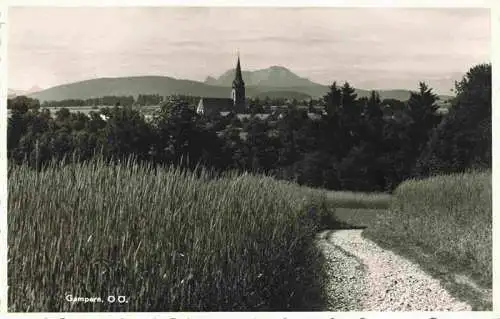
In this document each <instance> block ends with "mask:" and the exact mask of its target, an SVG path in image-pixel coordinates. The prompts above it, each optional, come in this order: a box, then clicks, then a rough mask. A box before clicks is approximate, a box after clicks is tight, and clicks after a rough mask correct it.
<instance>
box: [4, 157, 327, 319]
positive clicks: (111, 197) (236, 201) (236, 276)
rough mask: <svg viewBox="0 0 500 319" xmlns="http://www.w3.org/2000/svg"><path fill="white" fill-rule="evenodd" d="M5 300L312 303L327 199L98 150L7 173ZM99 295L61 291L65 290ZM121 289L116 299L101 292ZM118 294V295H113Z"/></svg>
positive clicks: (240, 306) (52, 307) (153, 306)
mask: <svg viewBox="0 0 500 319" xmlns="http://www.w3.org/2000/svg"><path fill="white" fill-rule="evenodd" d="M8 186H9V205H8V206H9V216H8V226H9V230H8V232H9V233H8V244H9V252H8V256H9V263H8V275H9V279H8V280H9V287H10V288H9V309H10V311H23V312H24V311H37V312H40V311H43V312H52V311H228V310H232V311H247V310H251V311H287V310H290V311H292V310H318V309H319V308H318V307H320V305H321V304H322V300H323V297H324V295H323V288H322V282H323V281H324V277H323V276H324V272H323V266H322V265H323V261H322V257H321V253H320V252H319V251H318V249H317V248H316V246H315V245H314V235H315V233H316V231H317V227H318V223H319V220H318V217H317V216H316V217H313V218H311V217H307V212H308V210H310V209H311V207H312V206H315V207H316V208H317V215H321V214H322V210H323V209H324V207H325V204H324V202H325V198H324V195H323V194H321V193H315V194H309V193H308V194H307V196H304V194H305V193H304V192H303V190H302V189H301V188H300V187H298V186H296V185H294V184H291V183H284V182H278V181H275V180H273V179H271V178H268V177H263V176H251V175H246V176H238V175H235V174H226V175H224V176H222V177H218V178H216V179H214V178H211V177H210V174H209V172H207V171H203V170H199V171H198V173H191V172H187V171H183V170H180V169H175V168H169V169H156V168H153V167H149V166H145V165H139V164H137V163H136V162H134V161H126V162H121V163H119V164H118V165H108V164H107V163H106V162H104V161H102V160H94V161H91V162H84V163H75V164H71V165H65V166H59V165H57V164H52V165H50V166H49V167H48V168H46V169H43V170H41V171H38V172H37V171H35V170H32V169H29V168H28V167H27V166H26V165H23V166H13V167H11V168H10V172H9V185H8ZM68 295H72V296H73V298H76V297H87V298H90V297H100V298H101V301H102V302H70V301H67V299H66V297H67V296H68ZM108 296H116V297H117V296H126V298H127V299H126V302H123V303H120V302H118V300H116V301H115V302H114V303H109V302H108ZM121 301H123V300H121Z"/></svg>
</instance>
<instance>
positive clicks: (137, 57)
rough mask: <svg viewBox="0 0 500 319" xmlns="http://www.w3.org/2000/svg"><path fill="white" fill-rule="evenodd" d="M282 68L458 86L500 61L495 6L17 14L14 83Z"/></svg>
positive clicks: (358, 79)
mask: <svg viewBox="0 0 500 319" xmlns="http://www.w3.org/2000/svg"><path fill="white" fill-rule="evenodd" d="M237 50H239V51H240V55H241V59H242V67H243V69H247V70H255V69H262V68H266V67H269V66H271V65H281V66H285V67H287V68H289V69H290V70H291V71H293V72H295V73H296V74H298V75H300V76H302V77H307V78H309V79H311V80H312V81H315V82H318V83H322V84H331V82H333V81H334V80H337V81H341V82H343V81H349V82H350V83H351V84H352V85H353V86H355V87H358V88H365V89H388V88H407V89H416V87H417V85H418V81H420V80H425V81H427V82H428V83H430V85H431V87H433V88H434V89H435V90H436V91H437V92H439V93H445V94H446V93H449V90H450V89H451V88H452V87H453V80H454V79H457V78H460V77H461V75H462V74H463V73H464V72H466V71H467V70H468V69H469V68H470V67H471V66H472V65H474V64H476V63H482V62H489V61H490V17H489V10H488V9H458V8H457V9H455V8H446V9H402V8H400V9H382V8H299V9H297V8H290V9H284V8H172V7H170V8H168V7H164V8H151V7H149V8H147V7H144V8H132V7H128V8H113V7H107V8H106V7H101V8H78V7H77V8H74V7H73V8H47V7H45V8H43V7H31V8H30V7H24V8H23V7H13V8H12V7H11V8H10V9H9V43H8V55H9V56H8V64H9V65H8V77H9V87H10V88H13V89H29V88H31V87H33V86H40V87H42V88H48V87H51V86H55V85H59V84H64V83H69V82H75V81H80V80H86V79H91V78H97V77H117V76H133V75H166V76H172V77H176V78H183V79H192V80H204V79H205V78H206V77H207V76H209V75H211V76H218V75H220V74H221V73H223V72H224V71H226V70H228V69H230V68H232V67H234V64H235V56H236V52H237Z"/></svg>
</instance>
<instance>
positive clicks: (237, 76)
mask: <svg viewBox="0 0 500 319" xmlns="http://www.w3.org/2000/svg"><path fill="white" fill-rule="evenodd" d="M233 85H235V86H241V85H245V82H243V76H242V75H241V65H240V52H239V51H238V62H237V63H236V73H235V75H234V81H233Z"/></svg>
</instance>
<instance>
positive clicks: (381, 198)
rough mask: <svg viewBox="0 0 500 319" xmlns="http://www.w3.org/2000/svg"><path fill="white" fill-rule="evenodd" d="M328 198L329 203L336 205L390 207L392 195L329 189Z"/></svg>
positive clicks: (345, 206) (342, 206) (371, 207)
mask: <svg viewBox="0 0 500 319" xmlns="http://www.w3.org/2000/svg"><path fill="white" fill-rule="evenodd" d="M326 198H327V201H328V202H329V204H330V205H332V206H334V207H341V208H367V209H386V208H388V207H389V204H390V200H391V195H389V194H384V193H356V192H345V191H327V192H326Z"/></svg>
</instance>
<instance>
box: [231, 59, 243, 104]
mask: <svg viewBox="0 0 500 319" xmlns="http://www.w3.org/2000/svg"><path fill="white" fill-rule="evenodd" d="M231 96H232V98H233V105H234V107H235V108H236V109H238V110H239V111H241V110H243V109H244V108H245V82H243V76H242V75H241V66H240V54H239V53H238V62H237V64H236V73H235V76H234V80H233V90H232V91H231Z"/></svg>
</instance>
